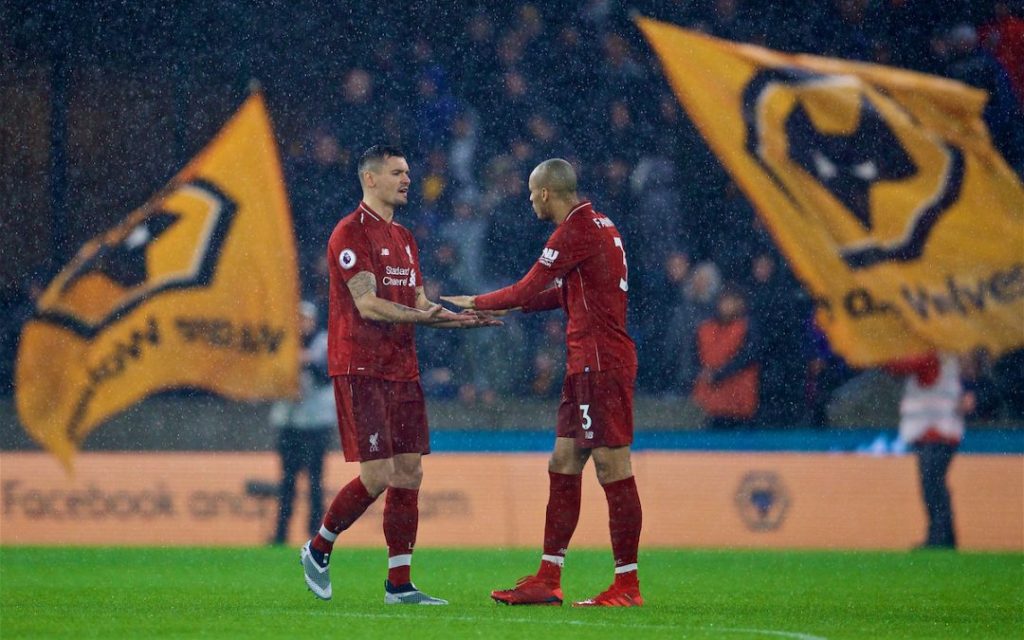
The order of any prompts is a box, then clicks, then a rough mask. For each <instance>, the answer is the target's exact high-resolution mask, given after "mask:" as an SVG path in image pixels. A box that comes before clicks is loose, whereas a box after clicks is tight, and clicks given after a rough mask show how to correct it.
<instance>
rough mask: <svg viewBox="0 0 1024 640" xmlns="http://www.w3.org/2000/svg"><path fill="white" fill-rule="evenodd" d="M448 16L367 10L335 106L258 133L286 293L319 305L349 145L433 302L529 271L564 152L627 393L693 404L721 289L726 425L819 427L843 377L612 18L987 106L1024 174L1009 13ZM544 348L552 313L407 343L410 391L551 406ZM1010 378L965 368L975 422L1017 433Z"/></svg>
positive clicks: (869, 0) (844, 371)
mask: <svg viewBox="0 0 1024 640" xmlns="http://www.w3.org/2000/svg"><path fill="white" fill-rule="evenodd" d="M983 5H984V6H983ZM466 7H467V3H445V2H439V3H414V5H413V6H411V7H410V8H409V9H408V12H407V13H405V14H403V15H402V16H400V17H398V16H392V15H389V14H390V12H391V11H392V10H393V7H388V6H380V7H375V6H367V7H364V9H365V12H364V13H366V15H360V17H359V22H358V28H353V29H352V30H349V31H346V32H345V33H344V36H345V38H344V42H345V44H346V47H347V51H345V52H339V55H340V56H342V58H343V59H344V60H345V66H344V68H343V69H342V70H341V71H340V72H339V73H338V74H337V76H338V77H337V84H336V86H334V87H332V88H331V89H330V90H329V93H330V95H331V99H327V100H318V101H316V104H309V105H304V108H303V109H302V110H301V114H302V115H301V118H300V117H299V116H298V115H295V114H298V113H300V111H298V110H297V111H296V112H295V114H289V113H284V114H280V113H279V114H277V115H276V120H277V122H278V123H280V124H281V125H282V129H283V130H287V131H289V132H294V133H295V135H294V136H292V138H291V139H285V140H284V146H283V154H284V164H285V173H286V180H287V185H288V190H289V194H290V199H291V205H292V210H293V215H294V218H295V223H296V231H297V236H298V242H299V250H300V256H301V273H302V276H303V280H304V283H303V285H304V289H305V295H306V297H307V298H309V299H312V300H317V301H319V302H320V304H319V305H318V306H319V307H320V308H321V309H326V307H327V305H326V304H323V299H324V296H325V295H326V291H325V287H326V282H327V278H326V264H325V258H324V254H325V250H324V247H325V245H326V241H327V238H328V236H329V234H330V232H331V229H332V228H333V226H334V224H335V223H336V221H337V219H338V217H339V216H340V215H341V214H343V213H345V212H347V211H350V210H351V209H352V207H353V205H354V203H356V202H357V201H358V199H359V195H360V194H359V185H358V182H357V180H356V171H355V161H356V159H357V158H358V155H359V154H360V153H361V152H362V151H363V150H364V149H365V148H366V147H368V146H369V145H371V144H373V143H377V142H381V141H386V142H388V143H392V144H396V145H398V146H400V147H402V148H403V149H404V150H405V151H406V153H407V154H408V155H409V158H410V164H411V166H412V172H413V189H414V191H415V193H414V194H413V195H412V197H411V198H410V205H409V206H408V207H407V208H406V209H404V210H401V211H399V212H398V216H397V220H399V221H400V222H401V223H402V224H405V225H407V226H409V227H410V228H411V229H412V230H413V231H414V233H415V234H416V236H417V238H418V242H419V246H420V247H421V259H422V263H423V269H424V273H425V275H426V277H427V281H426V286H427V288H428V291H427V295H428V297H430V298H431V299H437V297H438V295H439V294H441V293H444V294H463V293H466V294H472V293H479V292H483V291H487V290H491V289H494V288H496V287H499V286H503V285H506V284H509V283H511V282H513V281H515V280H516V279H518V277H519V276H521V275H522V274H523V273H525V272H526V270H527V269H528V268H529V266H530V265H531V264H532V263H533V262H534V261H535V260H536V258H537V255H538V254H539V251H540V248H541V247H542V246H543V242H544V240H545V239H546V237H547V235H548V234H549V233H550V231H551V229H550V228H549V227H548V226H546V224H545V223H542V222H540V221H537V220H536V219H534V216H533V213H532V211H531V209H530V207H529V203H528V190H527V188H526V179H527V177H528V175H529V172H530V170H531V169H532V168H533V167H534V166H535V165H536V164H537V163H538V162H539V161H541V160H543V159H546V158H549V157H554V156H558V157H563V158H566V159H568V160H570V161H571V162H572V163H573V164H574V165H575V166H576V167H577V169H578V171H579V174H580V185H581V189H582V192H583V194H584V195H585V196H586V197H588V198H590V199H592V200H593V202H594V203H595V207H596V208H597V209H598V210H599V211H601V212H604V213H606V214H608V215H609V216H610V217H611V218H612V220H614V221H615V223H616V225H617V226H618V227H619V229H620V231H621V233H622V236H623V239H624V241H625V246H626V248H627V252H628V258H629V268H630V305H631V307H630V317H629V321H630V331H631V333H632V335H633V337H634V339H635V340H636V342H637V346H638V350H639V359H640V363H641V365H640V373H639V380H638V388H639V391H640V392H641V393H648V394H666V395H676V396H680V397H686V396H689V395H690V394H691V393H692V392H693V390H694V387H695V386H696V385H698V383H699V381H700V380H701V377H702V368H703V366H704V365H703V364H702V358H706V357H707V355H708V354H703V353H702V352H701V349H700V342H701V341H700V339H699V338H700V335H701V333H702V331H708V330H709V329H707V328H706V327H707V323H708V322H709V321H711V320H712V319H714V318H715V317H716V315H720V314H721V309H720V308H719V307H720V304H719V302H720V300H719V298H720V296H721V295H722V293H723V292H729V294H730V295H732V296H734V297H735V298H736V299H737V300H738V302H739V306H740V307H741V308H742V314H743V316H744V318H745V319H744V322H746V323H747V324H748V327H749V330H748V331H747V334H746V335H747V338H746V340H747V343H746V344H742V345H737V353H740V352H741V353H742V356H743V357H744V358H747V359H748V360H746V361H745V362H748V363H749V364H750V365H751V366H752V367H753V370H754V371H756V374H755V376H756V378H757V387H758V388H759V406H758V408H757V410H756V411H755V412H754V414H752V415H748V414H747V413H745V412H744V413H741V414H737V415H738V416H742V417H736V418H735V419H734V420H732V422H729V421H727V422H728V423H729V424H732V423H733V422H735V423H741V424H765V425H780V426H781V425H796V424H823V423H824V422H825V420H826V418H825V411H824V406H825V404H826V402H827V401H828V398H829V396H830V394H831V393H832V391H833V390H834V389H836V388H837V387H838V386H839V385H841V384H842V383H844V382H845V381H847V380H848V379H849V378H850V377H851V376H852V375H853V374H854V372H852V371H851V370H850V369H848V368H847V367H846V366H845V365H844V363H843V362H842V360H841V359H840V358H838V357H837V356H836V355H835V354H833V353H832V352H831V351H830V350H829V349H828V344H827V341H826V340H825V339H824V337H823V336H822V335H821V334H820V332H818V331H817V330H816V328H815V327H814V324H813V320H812V308H811V304H810V301H809V300H808V298H807V296H806V294H805V292H804V290H803V289H802V287H801V286H800V285H799V284H798V282H797V280H796V279H795V277H794V276H793V274H792V273H791V272H790V270H789V268H788V266H787V263H786V260H785V259H784V258H783V256H782V255H781V254H780V253H779V252H778V250H777V249H776V247H775V245H774V244H773V242H772V241H771V239H770V238H769V236H768V233H767V231H766V229H765V228H764V227H763V226H762V225H761V223H760V222H759V221H758V219H757V217H756V216H755V214H754V211H753V209H752V208H751V205H750V204H749V203H748V201H747V199H746V198H745V197H744V196H743V194H742V193H741V192H740V190H739V189H738V188H737V187H736V186H735V185H734V184H733V183H732V182H731V181H730V180H729V179H728V177H727V175H726V174H725V172H724V170H723V169H722V168H721V165H720V164H719V163H718V162H717V160H715V159H714V157H713V156H712V155H711V153H710V151H709V150H708V149H707V146H706V144H705V143H704V142H703V141H702V140H701V138H700V136H699V134H698V133H697V131H696V130H695V128H694V127H693V125H692V123H691V122H690V120H689V118H688V117H687V116H686V115H685V114H684V113H683V111H682V109H681V107H680V105H679V103H678V101H677V100H676V98H675V96H674V95H673V94H672V92H671V90H670V88H669V86H668V84H667V83H666V81H665V79H664V75H663V74H662V73H661V70H660V69H659V68H658V67H657V63H656V61H655V60H654V56H653V55H652V54H651V52H650V50H649V48H648V46H647V45H646V44H645V43H644V42H643V41H642V39H641V37H640V34H639V33H638V31H637V29H636V28H635V26H634V25H633V24H632V23H631V21H630V18H629V15H628V11H629V10H630V9H635V10H637V11H639V12H640V13H642V14H645V15H649V16H652V17H656V18H658V19H661V20H665V21H668V22H673V23H676V24H679V25H682V26H686V27H690V28H693V29H699V30H702V31H704V32H707V33H709V34H711V35H715V36H719V37H723V38H727V39H731V40H737V41H744V42H750V43H755V44H760V45H764V46H768V47H771V48H775V49H780V50H783V51H787V52H807V53H814V54H820V55H826V56H835V57H841V58H848V59H855V60H862V61H868V62H877V63H880V64H885V65H894V66H900V67H905V68H910V69H915V70H920V71H924V72H928V73H934V74H939V75H945V76H949V77H952V78H956V79H959V80H962V81H964V82H967V83H969V84H972V85H975V86H979V87H981V88H984V89H985V90H986V91H988V92H989V94H990V96H991V98H990V101H989V104H988V107H987V111H986V114H985V116H986V120H987V122H988V123H989V126H990V128H991V130H992V132H993V139H994V141H995V143H996V145H997V146H998V147H999V149H1000V151H1001V152H1002V153H1003V154H1004V156H1005V157H1006V158H1007V160H1008V161H1009V162H1010V164H1011V165H1013V166H1014V167H1015V169H1017V170H1018V172H1021V173H1024V132H1022V122H1024V106H1022V105H1024V50H1022V48H1021V46H1020V42H1021V41H1022V39H1024V12H1022V11H1021V7H1020V5H1019V3H1014V2H1008V3H1007V2H1004V3H995V4H994V5H988V4H987V3H979V2H975V1H973V0H945V1H944V2H942V3H941V7H942V8H941V10H940V9H938V8H937V7H936V4H935V3H933V2H930V1H927V0H829V1H825V2H812V3H787V2H770V1H768V0H704V1H698V0H679V1H676V2H644V1H643V0H638V1H637V2H632V3H622V2H613V1H610V0H588V1H585V2H568V1H562V2H543V3H541V2H536V3H528V2H519V3H480V4H479V6H478V7H477V8H475V9H467V8H466ZM396 22H401V25H397V24H396ZM424 26H428V27H429V28H423V27H424ZM323 28H324V29H328V28H335V29H337V28H340V27H328V26H324V27H323ZM1014 43H1016V44H1014ZM324 64H326V62H325V63H324ZM268 84H269V85H270V86H271V88H272V86H273V83H268ZM269 97H270V99H271V102H272V103H273V93H272V92H269ZM289 118H291V120H289ZM562 331H563V327H562V326H561V324H560V321H559V320H558V319H552V316H551V314H543V315H537V316H533V315H521V314H513V315H510V316H509V318H508V319H507V320H506V326H504V327H501V328H493V329H485V330H480V331H472V332H441V331H438V332H431V331H420V332H418V335H419V338H418V339H419V350H420V359H421V363H422V370H423V383H424V388H425V389H426V391H427V392H428V394H430V395H432V396H434V397H442V398H458V399H460V400H461V401H463V402H466V403H474V402H478V403H487V402H491V401H493V400H494V399H496V398H499V397H503V396H510V395H519V396H522V395H532V396H540V397H549V396H556V395H557V394H558V393H559V390H560V382H561V379H562V369H563V367H564V353H563V348H562V337H561V332H562ZM1022 369H1024V366H1022V364H1021V358H1020V357H1019V355H1018V356H1012V357H1011V358H1009V359H1004V360H1001V361H999V362H996V363H985V362H982V366H981V367H980V368H978V367H976V368H975V369H974V370H972V373H971V375H973V376H974V377H975V378H976V381H975V382H972V383H971V384H976V385H977V386H979V387H984V389H985V390H986V393H988V394H989V397H991V398H995V400H992V402H993V403H999V402H1002V403H1003V408H998V409H991V411H993V412H1000V411H1002V412H1008V413H1009V415H1012V416H1017V417H1020V416H1022V415H1024V408H1022V406H1021V405H1022V399H1021V393H1022V392H1021V389H1024V383H1022V381H1021V379H1020V377H1021V374H1020V371H1021V370H1022ZM1010 405H1012V408H1011V409H1007V408H1006V407H1007V406H1010ZM1001 415H1003V414H1001Z"/></svg>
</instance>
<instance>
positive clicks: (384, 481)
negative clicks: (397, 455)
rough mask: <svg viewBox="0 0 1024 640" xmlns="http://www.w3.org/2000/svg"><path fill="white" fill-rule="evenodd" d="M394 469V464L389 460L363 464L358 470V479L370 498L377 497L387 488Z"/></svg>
mask: <svg viewBox="0 0 1024 640" xmlns="http://www.w3.org/2000/svg"><path fill="white" fill-rule="evenodd" d="M394 469H395V467H394V463H393V462H392V461H391V460H374V461H372V462H364V463H363V464H362V465H361V466H360V469H359V479H360V480H362V482H363V486H364V487H366V492H367V493H369V494H370V495H371V496H379V495H380V494H382V493H384V490H385V489H387V488H388V485H389V484H390V482H391V476H392V475H393V474H394Z"/></svg>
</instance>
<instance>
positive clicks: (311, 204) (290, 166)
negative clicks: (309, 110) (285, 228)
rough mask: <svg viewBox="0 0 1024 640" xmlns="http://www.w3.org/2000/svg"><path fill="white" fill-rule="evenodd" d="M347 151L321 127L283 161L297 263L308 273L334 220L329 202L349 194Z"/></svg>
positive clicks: (349, 166)
mask: <svg viewBox="0 0 1024 640" xmlns="http://www.w3.org/2000/svg"><path fill="white" fill-rule="evenodd" d="M349 159H350V155H349V153H348V151H347V150H345V149H342V147H341V145H340V144H339V143H338V139H337V138H336V137H335V136H334V135H333V134H332V133H331V132H330V131H329V130H328V129H327V128H325V127H320V128H317V129H314V130H313V132H312V133H311V134H310V136H309V140H308V141H307V142H306V144H305V145H304V146H303V148H302V150H301V152H300V153H299V155H297V156H295V157H292V158H289V159H288V161H287V163H286V164H285V175H286V177H287V180H288V191H289V195H290V199H291V208H292V216H293V218H294V224H295V239H296V242H297V243H298V252H299V264H300V269H301V270H302V272H303V273H309V272H310V271H311V270H312V269H313V265H315V264H316V261H317V260H318V259H319V258H320V257H321V256H322V255H324V252H325V251H326V250H327V247H326V245H325V244H324V238H325V237H327V235H329V234H330V230H331V229H333V228H334V224H335V222H336V220H335V217H336V216H335V215H334V213H333V211H332V210H331V207H332V206H333V204H332V203H334V202H337V201H338V200H342V199H346V198H348V196H349V195H351V193H350V192H351V187H350V186H349V184H348V183H350V182H351V181H352V180H351V178H350V176H349V171H350V170H352V171H354V170H355V168H354V167H352V166H351V165H350V162H349Z"/></svg>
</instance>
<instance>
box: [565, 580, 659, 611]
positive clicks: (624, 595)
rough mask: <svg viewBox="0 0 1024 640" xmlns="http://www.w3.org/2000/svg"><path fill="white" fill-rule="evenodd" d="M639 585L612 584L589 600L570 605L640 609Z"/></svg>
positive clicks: (641, 603)
mask: <svg viewBox="0 0 1024 640" xmlns="http://www.w3.org/2000/svg"><path fill="white" fill-rule="evenodd" d="M643 604H644V599H643V597H642V596H641V595H640V585H630V586H623V585H618V584H613V585H612V586H610V587H608V588H607V589H605V590H604V591H603V592H601V593H599V594H598V595H596V596H594V597H593V598H590V599H589V600H581V601H579V602H574V603H572V606H574V607H642V606H643Z"/></svg>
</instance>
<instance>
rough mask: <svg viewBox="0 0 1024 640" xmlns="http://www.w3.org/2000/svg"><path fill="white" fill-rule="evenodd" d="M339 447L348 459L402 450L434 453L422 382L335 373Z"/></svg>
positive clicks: (380, 457)
mask: <svg viewBox="0 0 1024 640" xmlns="http://www.w3.org/2000/svg"><path fill="white" fill-rule="evenodd" d="M333 380H334V404H335V407H336V409H337V411H338V432H339V433H340V434H341V450H342V451H343V452H344V453H345V460H347V461H349V462H366V461H368V460H383V459H386V458H390V457H392V456H394V455H397V454H399V453H422V454H427V453H430V430H429V429H428V428H427V409H426V405H425V404H424V402H423V389H422V388H420V383H419V381H418V380H414V381H412V382H395V381H393V380H384V379H381V378H371V377H369V376H335V377H334V378H333Z"/></svg>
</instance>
